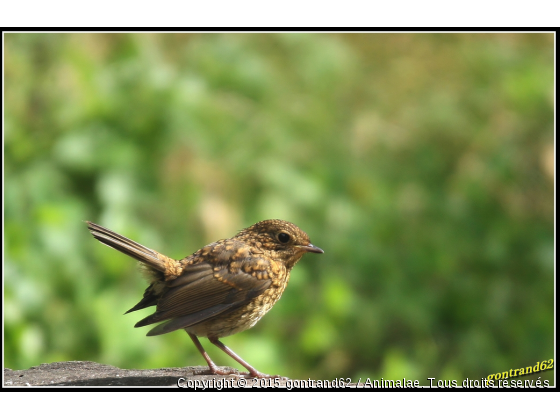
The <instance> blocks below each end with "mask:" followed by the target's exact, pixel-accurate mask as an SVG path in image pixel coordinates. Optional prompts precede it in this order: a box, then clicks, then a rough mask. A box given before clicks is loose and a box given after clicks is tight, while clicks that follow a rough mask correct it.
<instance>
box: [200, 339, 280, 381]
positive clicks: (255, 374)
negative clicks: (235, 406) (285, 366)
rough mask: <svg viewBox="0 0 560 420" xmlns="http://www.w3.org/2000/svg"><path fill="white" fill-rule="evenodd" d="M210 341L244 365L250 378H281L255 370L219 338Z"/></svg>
mask: <svg viewBox="0 0 560 420" xmlns="http://www.w3.org/2000/svg"><path fill="white" fill-rule="evenodd" d="M208 340H210V342H211V343H212V344H214V345H215V346H216V347H218V348H220V349H221V350H222V351H223V352H224V353H226V354H227V355H228V356H230V357H231V358H232V359H234V360H235V361H236V362H238V363H239V364H241V365H243V366H244V367H245V368H246V369H247V370H248V371H249V375H250V376H252V377H254V378H280V376H279V375H275V376H272V375H267V374H266V373H261V372H259V371H258V370H257V369H255V368H254V367H253V366H251V365H250V364H249V363H247V362H246V361H245V360H243V359H242V358H241V357H239V356H238V355H237V354H235V352H234V351H233V350H231V349H230V348H229V347H227V346H226V345H224V344H223V343H222V342H221V341H220V340H218V339H217V338H210V337H208ZM195 344H196V343H195ZM201 347H202V346H201ZM242 375H243V374H242Z"/></svg>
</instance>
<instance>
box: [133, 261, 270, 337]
mask: <svg viewBox="0 0 560 420" xmlns="http://www.w3.org/2000/svg"><path fill="white" fill-rule="evenodd" d="M258 260H259V261H256V262H257V263H258V265H259V267H263V266H266V264H267V262H266V260H264V259H262V261H261V258H259V259H258ZM271 282H272V281H271V280H270V278H268V279H264V278H262V276H261V280H259V279H258V278H257V277H256V276H255V275H251V274H248V273H246V272H245V271H243V270H242V269H237V270H235V271H234V272H233V273H231V272H230V269H228V265H225V264H224V265H222V266H219V265H218V266H217V268H213V267H212V266H211V265H210V264H208V263H206V262H200V263H198V264H194V265H192V266H187V267H186V268H185V269H184V271H183V273H182V274H181V275H180V276H179V277H177V278H176V279H174V280H171V281H167V282H165V290H164V291H163V293H162V295H161V297H160V298H159V300H158V302H157V311H156V312H155V313H154V314H152V315H150V316H148V317H146V318H144V319H142V320H141V321H140V322H138V323H137V324H136V325H135V327H142V326H145V325H150V324H154V323H156V322H160V321H166V320H170V321H169V322H167V323H164V324H161V325H158V326H157V327H155V328H154V329H152V330H151V331H150V332H149V333H148V335H159V334H165V333H168V332H171V331H175V330H177V329H180V328H185V327H188V326H190V325H194V324H198V323H199V322H202V321H206V320H208V319H210V318H212V317H214V316H216V315H218V314H221V313H224V312H226V311H230V310H233V309H235V308H238V307H240V306H242V305H243V304H246V303H248V302H249V301H250V300H251V299H253V298H255V297H257V296H259V295H260V294H261V293H263V292H264V291H265V290H266V289H267V288H268V287H269V286H270V284H271Z"/></svg>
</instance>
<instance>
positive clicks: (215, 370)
mask: <svg viewBox="0 0 560 420" xmlns="http://www.w3.org/2000/svg"><path fill="white" fill-rule="evenodd" d="M187 334H188V335H189V337H190V338H191V340H192V341H193V343H194V345H195V346H196V348H197V349H198V351H199V352H200V354H202V357H204V359H205V360H206V363H208V368H209V369H210V372H212V374H214V375H231V374H232V373H231V372H228V371H227V370H223V369H220V368H219V367H218V366H216V363H214V362H213V361H212V359H210V356H208V353H206V350H204V347H202V344H200V341H199V340H198V337H197V336H196V335H194V334H191V333H190V332H188V331H187Z"/></svg>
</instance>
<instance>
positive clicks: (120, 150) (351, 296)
mask: <svg viewBox="0 0 560 420" xmlns="http://www.w3.org/2000/svg"><path fill="white" fill-rule="evenodd" d="M553 48H554V38H553V34H391V33H383V34H293V33H290V34H146V33H140V34H108V33H107V34H103V33H98V34H38V33H34V34H31V33H30V34H5V55H4V60H5V62H4V65H5V96H4V104H5V126H4V130H5V132H4V133H5V138H4V139H5V143H4V145H5V161H4V163H5V170H4V176H5V177H4V185H5V195H4V222H5V233H4V244H5V248H4V268H5V271H4V365H5V366H6V367H9V368H11V369H26V368H29V367H31V366H34V365H38V364H40V363H48V362H54V361H68V360H90V361H95V362H99V363H104V364H111V365H115V366H118V367H121V368H135V369H138V368H151V369H153V368H160V367H172V366H187V365H190V366H194V365H204V360H203V359H202V357H201V356H200V354H199V353H198V352H197V350H196V348H195V346H194V345H193V343H192V342H191V340H190V339H189V337H188V336H187V334H185V333H184V332H182V331H177V332H174V333H171V334H167V335H164V336H158V337H145V334H146V332H147V331H148V330H149V328H140V329H135V328H133V326H134V324H135V323H136V322H137V321H138V320H140V319H141V318H143V317H145V316H147V315H148V314H149V313H150V311H151V309H150V310H143V311H139V312H134V313H132V314H128V315H127V316H123V315H122V314H123V313H124V312H125V311H126V310H128V309H129V308H131V307H132V306H133V305H134V304H136V303H137V302H138V301H139V300H140V298H141V296H142V293H143V291H144V289H145V287H146V282H145V280H144V279H143V278H142V275H141V274H140V273H139V272H138V271H137V265H136V263H135V262H134V261H133V260H132V259H130V258H128V257H126V256H124V255H122V254H120V253H118V252H116V251H114V250H111V249H110V248H108V247H105V246H102V245H101V244H100V243H98V242H97V241H95V240H94V239H93V238H92V237H91V235H90V234H89V232H88V230H87V228H86V226H85V224H84V221H85V220H91V221H94V222H96V223H99V224H102V225H104V226H107V227H108V228H110V229H113V230H115V231H117V232H119V233H121V234H123V235H126V236H128V237H130V238H132V239H134V240H135V241H137V242H140V243H142V244H144V245H146V246H148V247H150V248H153V249H156V250H158V251H160V252H162V253H165V254H167V255H169V256H171V257H174V258H183V257H184V256H186V255H189V254H191V253H192V252H194V251H196V250H197V249H199V248H200V247H202V246H203V245H205V244H207V243H209V242H213V241H215V240H217V239H220V238H225V237H231V236H233V235H235V234H236V233H237V232H238V231H239V230H240V229H242V228H244V227H247V226H249V225H251V224H253V223H255V222H257V221H260V220H263V219H270V218H280V219H286V220H289V221H291V222H293V223H295V224H297V225H298V226H299V227H301V228H302V229H303V230H305V231H306V232H307V233H308V234H309V235H310V237H311V239H312V242H313V244H315V245H317V246H319V247H321V248H323V249H324V250H325V254H324V255H311V256H306V257H304V258H303V259H302V261H301V262H300V263H299V264H298V265H297V266H296V267H295V269H294V270H293V271H292V277H291V280H290V284H289V287H288V288H287V289H286V292H285V293H284V295H283V297H282V299H281V300H280V301H279V302H278V303H277V304H276V306H275V307H274V309H273V310H272V311H271V312H270V313H269V314H268V315H267V316H266V317H264V318H263V319H262V320H261V321H260V322H259V323H258V324H257V326H256V327H254V328H253V329H251V330H249V331H245V332H243V333H240V334H237V335H234V336H231V337H228V338H225V339H224V340H223V341H224V343H225V344H226V345H228V346H230V347H231V348H232V349H234V351H236V352H237V353H238V354H240V355H241V356H242V357H243V358H245V359H246V360H247V361H249V362H250V363H251V364H252V365H254V366H255V367H256V368H257V369H259V370H261V371H263V372H266V373H270V374H281V375H285V376H289V377H291V378H300V379H307V378H314V379H333V378H338V377H344V378H347V377H349V378H352V379H353V380H354V381H357V380H358V379H359V378H360V377H361V378H362V381H363V380H365V378H367V377H369V378H371V379H380V378H381V377H383V378H385V379H391V378H392V379H399V378H400V379H402V377H406V378H407V379H419V380H420V381H421V383H422V384H426V383H427V380H426V378H428V377H435V378H436V379H456V380H460V381H462V380H463V379H465V378H470V379H481V378H483V377H486V376H488V375H490V374H493V373H498V372H502V371H505V370H508V371H509V369H516V368H522V367H526V366H534V365H535V363H537V362H540V361H543V360H549V359H552V358H553V357H554V356H553V351H554V297H553V292H554V218H553V209H554V173H555V172H554V171H555V161H554V139H553V135H554V119H553V111H554V95H553V90H554V86H553V82H554V79H553V77H554V74H553V72H554V62H553V60H554V55H553V54H554V51H553ZM201 341H202V344H203V345H204V346H205V347H206V349H207V350H208V351H209V354H210V356H211V357H212V358H213V359H214V360H215V361H216V362H217V363H218V364H220V365H229V366H234V367H237V368H239V367H240V366H239V365H236V364H235V362H233V361H232V360H231V359H230V358H229V357H228V356H226V355H225V354H223V353H222V352H221V351H220V350H219V349H217V348H215V347H214V346H212V345H211V344H210V343H209V342H208V341H207V340H206V339H202V340H201ZM538 376H540V377H541V379H548V380H550V381H551V384H552V383H553V371H548V372H547V373H544V374H538ZM536 378H537V376H534V379H536Z"/></svg>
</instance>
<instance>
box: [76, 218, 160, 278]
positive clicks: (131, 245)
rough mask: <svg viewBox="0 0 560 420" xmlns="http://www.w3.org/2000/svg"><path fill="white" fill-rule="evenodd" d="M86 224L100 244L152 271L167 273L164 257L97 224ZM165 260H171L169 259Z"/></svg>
mask: <svg viewBox="0 0 560 420" xmlns="http://www.w3.org/2000/svg"><path fill="white" fill-rule="evenodd" d="M86 223H87V225H88V229H89V230H90V232H91V234H92V235H93V237H94V238H95V239H97V240H98V241H99V242H101V243H103V244H105V245H107V246H109V247H111V248H113V249H116V250H117V251H120V252H122V253H123V254H126V255H128V256H129V257H132V258H134V259H136V260H138V261H140V262H142V263H144V264H146V265H147V266H148V267H150V268H152V269H155V270H157V271H159V272H161V273H165V271H166V264H165V261H163V260H162V258H161V257H164V256H163V255H161V254H159V253H158V252H156V251H154V250H152V249H150V248H146V247H145V246H144V245H140V244H139V243H137V242H134V241H133V240H131V239H128V238H126V237H124V236H122V235H119V234H118V233H116V232H113V231H112V230H110V229H107V228H104V227H103V226H100V225H98V224H96V223H92V222H86ZM164 258H165V259H169V258H168V257H164Z"/></svg>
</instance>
